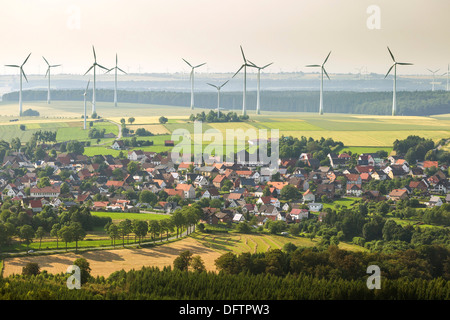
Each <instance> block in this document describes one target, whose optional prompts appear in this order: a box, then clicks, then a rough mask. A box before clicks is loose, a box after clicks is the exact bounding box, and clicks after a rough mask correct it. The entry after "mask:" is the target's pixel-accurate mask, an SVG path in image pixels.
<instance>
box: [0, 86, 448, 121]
mask: <svg viewBox="0 0 450 320" xmlns="http://www.w3.org/2000/svg"><path fill="white" fill-rule="evenodd" d="M89 95H92V92H90V93H89ZM22 96H23V99H24V101H45V100H46V99H47V91H46V90H28V91H23V92H22ZM113 98H114V90H105V89H97V91H96V100H97V101H104V102H113ZM18 99H19V93H18V92H11V93H7V94H4V95H3V101H18ZM52 99H53V100H63V101H81V100H83V90H53V91H52ZM88 99H89V97H88ZM246 99H247V110H249V111H251V110H255V109H256V91H247V97H246ZM118 100H119V103H141V104H156V105H171V106H181V107H183V106H186V107H189V106H190V93H188V92H170V91H126V90H119V91H118ZM220 101H221V102H220V105H221V108H223V109H225V110H235V111H239V110H241V109H242V92H238V91H236V92H222V93H221V96H220ZM195 106H196V107H197V108H208V109H214V108H216V106H217V93H216V92H197V93H195ZM318 109H319V92H318V91H317V92H314V91H262V92H261V110H262V111H264V110H266V111H284V112H318ZM397 109H398V114H399V115H405V116H430V115H437V114H446V113H450V93H449V92H446V91H434V92H432V91H401V92H397ZM324 112H325V113H349V114H372V115H390V114H391V113H392V92H353V91H330V92H324Z"/></svg>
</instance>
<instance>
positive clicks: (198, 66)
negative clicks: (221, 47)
mask: <svg viewBox="0 0 450 320" xmlns="http://www.w3.org/2000/svg"><path fill="white" fill-rule="evenodd" d="M205 64H206V62H205V63H202V64H199V65H198V66H195V67H194V68H198V67H201V66H204V65H205Z"/></svg>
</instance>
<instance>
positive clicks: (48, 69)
mask: <svg viewBox="0 0 450 320" xmlns="http://www.w3.org/2000/svg"><path fill="white" fill-rule="evenodd" d="M49 72H50V66H48V68H47V72H46V73H45V78H47V75H48V73H49Z"/></svg>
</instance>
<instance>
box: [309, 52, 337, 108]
mask: <svg viewBox="0 0 450 320" xmlns="http://www.w3.org/2000/svg"><path fill="white" fill-rule="evenodd" d="M330 54H331V51H330V53H329V54H328V56H327V57H326V58H325V61H324V62H323V63H322V65H318V64H312V65H307V66H306V67H308V68H320V70H321V72H320V102H319V114H320V115H323V74H324V73H325V75H326V76H327V78H328V80H331V79H330V77H329V76H328V73H327V71H326V70H325V63H327V61H328V58H329V57H330Z"/></svg>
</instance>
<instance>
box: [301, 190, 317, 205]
mask: <svg viewBox="0 0 450 320" xmlns="http://www.w3.org/2000/svg"><path fill="white" fill-rule="evenodd" d="M303 201H304V202H314V201H316V196H315V195H314V193H312V192H311V191H310V190H309V189H308V190H306V192H305V193H303Z"/></svg>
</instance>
